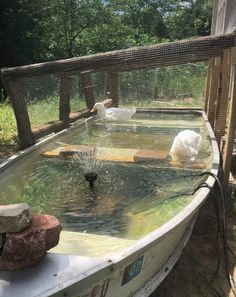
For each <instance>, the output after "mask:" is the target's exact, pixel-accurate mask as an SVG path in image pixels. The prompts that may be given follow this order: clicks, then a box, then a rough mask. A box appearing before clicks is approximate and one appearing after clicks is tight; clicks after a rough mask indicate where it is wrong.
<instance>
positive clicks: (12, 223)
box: [0, 203, 31, 233]
mask: <svg viewBox="0 0 236 297" xmlns="http://www.w3.org/2000/svg"><path fill="white" fill-rule="evenodd" d="M30 220H31V212H30V208H29V205H28V204H27V203H19V204H8V205H0V233H11V232H19V231H21V230H23V229H25V228H26V227H27V226H28V225H29V222H30Z"/></svg>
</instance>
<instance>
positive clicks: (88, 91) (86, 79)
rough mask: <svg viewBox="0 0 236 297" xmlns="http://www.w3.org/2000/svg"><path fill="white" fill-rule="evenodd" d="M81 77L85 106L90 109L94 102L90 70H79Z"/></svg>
mask: <svg viewBox="0 0 236 297" xmlns="http://www.w3.org/2000/svg"><path fill="white" fill-rule="evenodd" d="M81 78H82V83H83V89H84V97H85V100H86V106H87V108H88V109H91V108H93V106H94V104H95V99H94V93H93V85H92V79H91V75H90V71H83V72H81Z"/></svg>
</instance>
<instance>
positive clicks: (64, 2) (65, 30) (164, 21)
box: [0, 0, 212, 67]
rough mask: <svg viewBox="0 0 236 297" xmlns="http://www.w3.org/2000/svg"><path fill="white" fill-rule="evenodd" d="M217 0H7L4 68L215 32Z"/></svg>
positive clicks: (2, 6)
mask: <svg viewBox="0 0 236 297" xmlns="http://www.w3.org/2000/svg"><path fill="white" fill-rule="evenodd" d="M211 10H212V0H186V1H182V0H50V1H48V0H38V1H35V0H1V1H0V24H1V26H0V67H9V66H17V65H23V64H28V63H36V62H41V61H48V60H55V59H62V58H70V57H73V56H81V55H86V54H91V53H97V52H104V51H109V50H115V49H121V48H127V47H131V46H136V45H147V44H153V43H158V42H163V41H166V40H174V39H182V38H186V37H190V36H194V35H207V34H209V32H210V22H211Z"/></svg>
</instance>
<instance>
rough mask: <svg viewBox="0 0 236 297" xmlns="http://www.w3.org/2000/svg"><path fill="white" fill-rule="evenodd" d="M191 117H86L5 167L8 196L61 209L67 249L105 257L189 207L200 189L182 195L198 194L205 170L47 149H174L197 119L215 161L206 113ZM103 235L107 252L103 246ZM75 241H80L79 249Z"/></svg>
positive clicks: (3, 197)
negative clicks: (90, 177)
mask: <svg viewBox="0 0 236 297" xmlns="http://www.w3.org/2000/svg"><path fill="white" fill-rule="evenodd" d="M180 116H181V118H180ZM184 116H185V115H177V116H175V117H174V118H173V116H172V115H170V116H169V118H168V116H167V115H165V116H164V115H163V114H162V115H159V117H158V116H156V115H155V114H151V115H145V114H143V115H137V117H136V118H135V119H134V120H133V121H131V122H129V123H125V122H124V123H117V124H114V123H106V122H104V121H95V122H92V123H83V124H82V125H81V127H78V128H76V129H74V130H73V131H71V133H68V134H66V135H63V136H61V137H60V138H57V139H55V140H54V142H52V143H50V144H48V145H46V146H44V147H42V148H40V150H39V151H35V152H33V153H31V154H30V155H28V156H26V157H25V158H23V159H22V160H19V161H18V162H16V163H15V164H14V165H13V166H12V167H10V168H8V169H7V170H5V171H4V172H3V173H2V174H1V179H0V188H1V193H0V203H1V204H7V203H19V202H23V201H25V202H28V204H29V205H30V207H31V208H32V210H33V212H34V213H47V214H52V215H54V216H56V217H57V218H58V219H59V221H60V223H61V225H62V227H63V231H64V232H65V234H67V235H68V234H69V236H67V237H66V239H64V241H65V242H67V245H66V244H65V246H63V240H62V242H61V244H60V246H59V247H60V249H59V251H60V252H72V253H77V254H83V255H90V256H93V255H98V256H101V255H104V254H107V253H109V252H111V251H114V250H116V249H119V248H121V247H123V246H126V245H128V244H130V243H131V242H133V240H136V239H139V238H141V237H142V236H144V235H146V234H148V233H149V232H151V231H153V230H155V229H156V228H158V227H159V226H161V225H162V224H164V223H165V222H167V221H168V220H169V219H171V218H172V217H173V216H175V215H176V214H178V213H179V212H180V211H181V210H183V208H184V207H185V206H186V205H187V204H188V203H189V202H190V201H191V200H192V199H193V196H192V195H181V194H183V193H188V192H189V193H190V192H191V191H192V190H193V189H194V188H195V187H196V186H197V185H198V184H199V182H200V178H199V177H198V176H196V174H197V173H199V172H200V171H196V170H191V169H189V168H188V169H187V170H186V169H184V168H178V169H176V168H171V167H170V166H162V167H160V166H158V165H155V164H150V165H149V166H148V165H142V164H135V163H133V164H126V163H122V162H120V163H115V162H104V161H91V160H89V159H86V160H83V162H80V160H78V158H72V159H71V160H61V159H46V158H43V157H42V156H41V155H40V153H41V152H43V151H46V150H48V149H51V148H55V147H58V146H61V145H62V144H94V145H96V146H98V147H99V146H102V147H115V148H135V149H161V150H165V151H169V149H170V147H171V144H172V142H173V139H174V137H175V135H176V134H177V133H178V132H180V131H181V130H183V129H184V128H183V127H182V126H183V125H185V124H186V123H187V122H189V126H190V125H192V129H193V130H195V131H197V132H199V133H201V135H202V138H203V141H202V145H201V149H200V152H199V157H198V158H199V161H205V162H206V163H207V166H208V167H209V168H210V166H211V149H210V146H209V141H208V139H207V134H206V128H205V126H204V122H203V120H202V118H201V117H199V116H193V115H186V116H185V117H184ZM189 126H187V127H186V128H189ZM86 162H87V163H90V164H85V163H86ZM166 164H168V160H167V161H166ZM164 165H165V164H164ZM88 167H90V169H92V170H93V171H96V172H97V173H98V179H97V181H96V182H95V187H94V189H90V188H89V186H88V183H87V182H86V181H85V179H84V173H85V171H86V170H87V168H88ZM176 194H179V196H178V197H175V196H176ZM66 232H68V233H66ZM70 232H71V233H70ZM76 234H86V236H84V238H85V237H86V238H85V239H86V240H85V241H84V243H83V247H82V245H80V244H79V241H81V238H80V239H78V241H76V242H75V239H76ZM90 235H91V236H90ZM95 235H96V237H94V236H95ZM89 236H90V237H89ZM68 237H69V239H68ZM62 238H63V237H62ZM99 238H100V239H101V240H100V243H99V250H100V252H99V251H98V248H96V242H99ZM104 238H105V239H106V240H104ZM114 238H115V239H119V242H118V240H115V241H114ZM72 239H73V240H72ZM88 239H89V240H88ZM72 245H73V246H75V247H76V248H75V249H71V246H72ZM94 245H95V246H94ZM66 246H67V247H66ZM91 247H93V248H91Z"/></svg>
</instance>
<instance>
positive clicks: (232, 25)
mask: <svg viewBox="0 0 236 297" xmlns="http://www.w3.org/2000/svg"><path fill="white" fill-rule="evenodd" d="M234 31H236V0H214V6H213V15H212V27H211V34H212V35H220V34H224V33H232V32H234Z"/></svg>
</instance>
